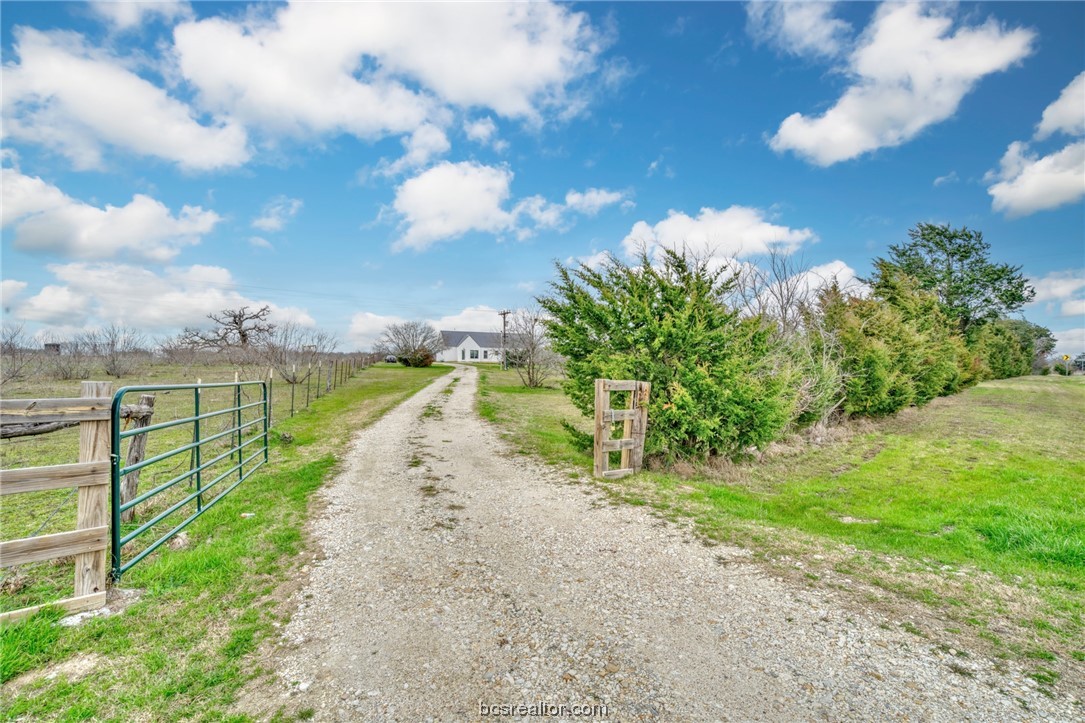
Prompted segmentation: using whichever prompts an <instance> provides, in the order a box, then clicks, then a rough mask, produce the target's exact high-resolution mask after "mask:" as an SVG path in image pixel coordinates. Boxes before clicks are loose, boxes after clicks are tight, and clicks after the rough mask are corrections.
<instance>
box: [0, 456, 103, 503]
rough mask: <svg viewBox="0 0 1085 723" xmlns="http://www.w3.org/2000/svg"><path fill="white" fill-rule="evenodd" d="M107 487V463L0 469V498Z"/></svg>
mask: <svg viewBox="0 0 1085 723" xmlns="http://www.w3.org/2000/svg"><path fill="white" fill-rule="evenodd" d="M106 484H109V462H77V463H75V464H54V465H52V466H49V467H25V468H23V469H3V470H0V495H13V494H18V493H20V492H43V491H45V490H62V489H67V488H69V487H87V486H89V485H106Z"/></svg>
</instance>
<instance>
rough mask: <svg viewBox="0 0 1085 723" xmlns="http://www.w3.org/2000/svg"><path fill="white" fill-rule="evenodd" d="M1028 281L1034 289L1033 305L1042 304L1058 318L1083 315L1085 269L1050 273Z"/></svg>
mask: <svg viewBox="0 0 1085 723" xmlns="http://www.w3.org/2000/svg"><path fill="white" fill-rule="evenodd" d="M1029 281H1030V282H1031V283H1032V286H1033V287H1034V288H1035V289H1036V297H1035V298H1034V299H1033V300H1032V301H1033V303H1035V304H1043V305H1044V306H1045V307H1046V309H1047V312H1048V313H1054V314H1058V315H1059V316H1083V315H1085V269H1067V270H1065V271H1052V272H1051V273H1049V274H1047V275H1046V276H1043V277H1041V278H1039V279H1030V280H1029Z"/></svg>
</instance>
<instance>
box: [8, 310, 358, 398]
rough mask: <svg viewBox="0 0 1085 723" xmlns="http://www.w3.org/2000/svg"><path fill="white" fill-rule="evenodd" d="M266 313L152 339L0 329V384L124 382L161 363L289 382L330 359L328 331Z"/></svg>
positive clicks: (130, 332)
mask: <svg viewBox="0 0 1085 723" xmlns="http://www.w3.org/2000/svg"><path fill="white" fill-rule="evenodd" d="M270 315H271V308H270V307H269V306H266V305H265V306H261V307H259V308H252V307H249V306H243V307H241V308H238V309H223V310H221V311H219V312H215V313H211V314H208V316H207V319H208V322H209V323H208V324H206V325H205V326H203V327H199V328H196V327H192V328H186V329H184V330H183V331H182V332H180V333H179V334H177V335H175V336H171V337H167V338H163V339H159V340H157V341H155V340H152V339H151V338H150V337H148V336H147V335H146V334H144V333H142V332H140V331H138V330H136V329H133V328H131V327H128V326H125V325H122V324H110V325H109V326H105V327H101V328H92V329H87V330H85V331H82V332H79V333H76V334H72V335H68V336H59V335H54V334H48V335H45V336H44V337H42V338H41V339H40V340H36V339H31V338H30V337H29V336H28V335H27V334H26V333H25V332H24V330H23V327H22V326H21V325H13V324H5V325H4V326H3V329H2V333H0V382H11V381H20V380H24V379H29V378H40V377H49V378H53V379H58V380H73V379H86V378H88V377H90V376H93V375H96V374H99V373H104V374H106V375H108V376H111V377H117V378H119V377H127V376H131V375H133V374H134V373H137V372H138V370H139V368H140V367H141V366H143V365H146V364H150V363H152V362H153V361H156V360H160V361H164V362H166V363H170V364H177V365H180V366H182V367H185V368H191V367H193V366H199V365H210V364H221V363H223V362H224V361H225V362H227V363H229V364H232V365H234V366H236V367H237V368H238V369H240V370H241V371H242V373H243V374H244V375H245V376H246V377H249V378H254V377H259V378H264V377H265V375H266V374H267V372H268V371H269V370H274V373H275V375H276V376H277V377H278V378H279V379H281V380H283V381H285V382H287V383H289V384H297V383H300V382H303V381H305V378H306V375H307V374H309V370H310V367H311V366H313V365H315V364H316V362H317V360H318V359H323V358H326V357H328V356H329V355H334V354H335V352H336V349H337V347H338V346H339V340H338V339H337V338H336V336H335V335H334V334H331V333H329V332H327V331H324V330H321V329H318V328H312V327H303V326H301V325H299V324H297V323H295V322H285V323H272V322H271V321H270V319H269V317H270Z"/></svg>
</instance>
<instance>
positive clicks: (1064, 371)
mask: <svg viewBox="0 0 1085 723" xmlns="http://www.w3.org/2000/svg"><path fill="white" fill-rule="evenodd" d="M1053 368H1054V370H1055V373H1056V374H1061V375H1062V376H1064V377H1068V376H1070V375H1071V374H1073V373H1074V368H1073V367H1072V366H1070V365H1069V364H1063V363H1062V362H1058V363H1057V364H1055V366H1054V367H1053Z"/></svg>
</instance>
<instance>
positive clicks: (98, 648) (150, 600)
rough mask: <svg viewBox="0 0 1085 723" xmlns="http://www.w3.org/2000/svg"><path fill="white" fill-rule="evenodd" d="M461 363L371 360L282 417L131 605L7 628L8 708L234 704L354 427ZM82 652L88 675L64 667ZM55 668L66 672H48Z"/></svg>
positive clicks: (111, 715)
mask: <svg viewBox="0 0 1085 723" xmlns="http://www.w3.org/2000/svg"><path fill="white" fill-rule="evenodd" d="M449 370H450V367H438V366H435V367H431V368H428V369H406V368H401V367H396V366H384V365H378V366H376V367H371V368H369V369H367V370H365V371H362V372H360V373H358V375H357V376H356V377H355V378H353V379H351V380H350V381H348V382H347V383H346V384H345V385H343V386H342V387H340V388H339V389H336V390H335V391H333V392H332V393H331V394H330V395H328V396H325V397H322V398H321V399H320V400H319V401H316V402H314V403H313V404H312V405H311V407H310V409H309V410H308V411H306V412H303V413H300V414H297V415H296V416H295V417H294V418H293V419H288V418H287V419H283V420H282V421H281V422H280V423H278V424H276V426H275V429H274V430H273V434H272V438H273V439H272V463H271V464H270V465H268V466H267V467H265V468H263V469H262V470H260V471H259V472H257V473H256V474H255V475H254V476H253V477H252V478H250V479H249V480H247V481H246V482H245V483H244V484H242V485H241V486H240V487H238V488H237V489H236V490H234V492H232V493H231V494H230V495H229V496H228V497H226V498H225V499H224V500H223V501H222V503H221V504H219V505H217V506H215V507H213V508H212V509H210V510H209V511H208V512H207V513H205V514H204V515H203V516H202V517H200V518H199V519H198V520H197V521H196V522H194V523H193V524H192V525H190V526H189V527H188V528H187V530H186V532H187V535H188V544H187V546H186V547H185V548H184V549H179V550H165V549H161V550H159V551H157V552H155V553H154V554H153V555H151V556H150V557H149V558H147V560H145V561H144V562H141V563H140V564H139V565H137V566H135V567H134V568H132V570H130V571H129V572H128V573H126V574H125V576H124V578H123V580H122V583H121V587H122V588H125V589H129V590H133V591H139V592H140V594H141V596H140V598H139V600H138V602H135V603H134V604H133V605H132V606H131V607H129V608H128V609H127V610H126V611H125V612H124V613H123V614H121V615H116V616H112V617H100V618H95V619H92V620H90V621H88V622H85V623H84V624H82V625H80V626H78V627H71V628H68V627H60V626H58V625H57V624H56V621H57V619H58V618H59V617H60V614H59V613H58V612H56V611H55V610H54V611H49V610H47V611H44V612H42V613H39V614H38V615H36V616H34V617H32V618H30V619H29V620H27V621H25V622H22V623H16V624H11V625H6V626H4V627H3V628H2V629H0V636H2V640H0V650H2V657H0V679H2V680H3V681H7V682H8V683H7V685H6V686H5V691H4V695H3V699H2V702H0V719H2V720H14V719H19V718H23V719H32V720H40V719H56V720H86V719H95V720H140V719H142V720H178V719H191V718H195V719H200V720H204V719H222V718H225V717H227V713H226V712H227V710H228V709H229V707H230V705H231V704H232V702H233V701H234V698H235V696H236V694H237V691H238V690H239V689H240V687H241V686H242V685H243V684H244V683H245V681H247V680H249V679H251V678H252V677H254V676H257V675H260V674H261V673H262V672H263V671H262V670H261V668H260V662H259V660H256V659H254V656H252V655H251V654H252V653H253V651H254V650H255V649H256V646H257V645H258V644H259V642H260V641H261V640H262V639H263V638H265V637H267V636H268V635H269V634H271V633H273V632H274V630H275V627H276V625H280V624H283V623H284V622H285V619H284V617H283V612H282V611H283V600H282V598H283V597H284V596H286V595H287V594H288V593H289V585H290V584H291V582H292V581H293V580H295V579H297V578H298V576H299V573H298V569H297V568H298V566H299V565H300V564H301V563H302V562H303V561H304V560H305V559H307V558H305V557H304V555H303V554H302V553H303V552H304V551H305V549H306V539H305V534H304V526H305V523H306V520H307V519H308V517H309V513H310V507H311V498H312V493H313V492H314V491H316V490H317V489H319V487H320V486H321V485H322V484H323V483H324V482H325V481H326V480H327V479H329V478H330V476H331V475H332V474H333V473H334V471H335V468H336V464H337V459H338V455H339V454H341V453H342V452H343V450H344V449H345V447H346V444H347V442H348V441H349V439H350V436H351V434H352V433H353V432H354V431H355V430H357V429H358V428H360V427H362V426H365V425H367V424H370V423H372V422H373V421H374V420H376V419H377V418H379V417H380V416H381V415H382V414H384V413H385V412H386V411H388V410H389V409H391V408H392V407H394V406H395V405H396V404H398V403H399V402H400V401H402V400H403V399H405V398H407V397H408V396H410V395H412V394H414V393H415V392H416V391H418V390H419V389H421V388H422V387H423V386H425V385H426V384H427V383H429V382H430V381H431V380H433V379H434V378H435V377H437V376H440V375H441V374H444V373H446V372H448V371H449ZM286 435H290V436H291V437H292V438H293V439H292V441H290V442H287V441H286V439H287V437H286ZM5 502H6V500H5ZM5 506H6V505H5ZM243 513H244V514H245V515H246V516H245V517H242V514H243ZM5 534H6V533H5ZM67 579H68V584H69V585H70V580H71V578H70V577H68V578H67ZM68 594H70V590H69V592H68ZM80 663H83V664H85V670H84V674H81V675H80V674H75V673H73V672H64V671H73V670H75V669H76V668H77V667H79V665H78V664H80ZM60 664H63V665H60ZM58 665H60V667H59V668H57V667H56V666H58ZM47 670H59V671H61V672H60V674H58V675H57V676H55V677H54V678H53V679H48V678H47V677H45V676H42V675H36V673H40V672H45V671H47ZM13 678H14V679H15V680H12V679H13Z"/></svg>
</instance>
